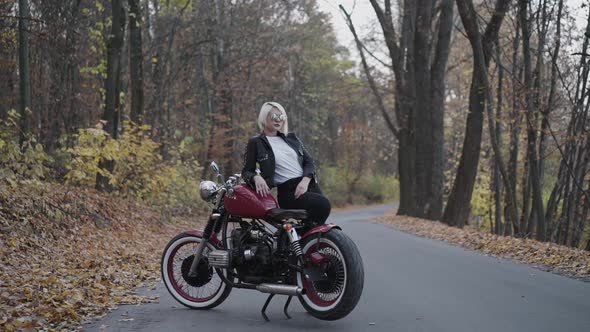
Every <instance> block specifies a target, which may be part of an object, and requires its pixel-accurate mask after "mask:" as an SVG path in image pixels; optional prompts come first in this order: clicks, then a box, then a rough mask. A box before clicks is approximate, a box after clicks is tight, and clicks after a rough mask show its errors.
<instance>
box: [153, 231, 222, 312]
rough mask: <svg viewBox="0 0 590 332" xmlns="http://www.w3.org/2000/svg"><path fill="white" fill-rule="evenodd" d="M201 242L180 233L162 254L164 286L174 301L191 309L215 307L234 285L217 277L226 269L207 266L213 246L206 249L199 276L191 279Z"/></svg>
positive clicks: (191, 236) (196, 237)
mask: <svg viewBox="0 0 590 332" xmlns="http://www.w3.org/2000/svg"><path fill="white" fill-rule="evenodd" d="M201 241H202V239H201V238H200V237H198V236H195V235H193V234H189V233H181V234H179V235H177V236H176V237H174V238H173V239H172V240H170V242H168V245H167V246H166V249H164V253H163V254H162V262H161V270H162V280H163V281H164V285H165V286H166V288H167V289H168V292H170V294H171V295H172V297H174V299H176V300H177V301H178V302H180V303H181V304H183V305H184V306H187V307H189V308H191V309H211V308H214V307H216V306H218V305H220V304H221V303H222V302H223V301H224V300H225V299H226V298H227V297H228V296H229V293H230V292H231V286H228V285H227V284H226V283H225V282H223V280H222V279H221V278H220V276H219V275H218V274H219V273H224V272H225V270H223V271H221V270H220V269H214V268H212V267H210V266H209V264H208V260H207V257H206V254H207V252H209V251H211V250H214V249H215V248H214V247H213V245H211V244H208V246H207V248H205V250H203V257H202V258H201V261H200V262H199V266H198V272H199V274H198V276H197V277H189V276H188V270H189V269H190V266H191V264H192V261H193V259H194V252H195V249H196V247H197V245H198V244H199V243H200V242H201Z"/></svg>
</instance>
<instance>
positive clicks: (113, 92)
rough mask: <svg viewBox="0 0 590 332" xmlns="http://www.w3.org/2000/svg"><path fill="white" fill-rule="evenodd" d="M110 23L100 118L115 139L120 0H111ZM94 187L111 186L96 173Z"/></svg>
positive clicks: (106, 164)
mask: <svg viewBox="0 0 590 332" xmlns="http://www.w3.org/2000/svg"><path fill="white" fill-rule="evenodd" d="M111 10H112V25H111V34H110V36H109V39H108V43H107V77H106V79H105V82H104V89H105V104H104V113H103V116H102V119H103V120H104V121H105V128H104V129H105V131H106V132H107V133H108V134H109V135H110V136H111V138H113V139H117V135H118V129H119V109H118V106H119V102H118V100H119V87H120V85H119V81H120V78H121V50H122V48H123V39H124V29H125V9H124V8H123V4H122V3H121V0H111ZM99 167H100V168H101V169H103V170H106V171H108V172H112V171H113V169H114V168H115V163H114V161H113V160H101V161H100V162H99ZM96 189H98V190H104V191H110V190H112V187H111V185H110V183H109V179H108V177H105V176H103V175H101V174H100V173H99V174H97V177H96Z"/></svg>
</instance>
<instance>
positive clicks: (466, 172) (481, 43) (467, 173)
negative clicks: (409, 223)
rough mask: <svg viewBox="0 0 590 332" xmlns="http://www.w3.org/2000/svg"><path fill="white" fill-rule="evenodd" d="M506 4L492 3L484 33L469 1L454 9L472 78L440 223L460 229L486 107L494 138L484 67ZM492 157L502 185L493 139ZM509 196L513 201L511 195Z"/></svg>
mask: <svg viewBox="0 0 590 332" xmlns="http://www.w3.org/2000/svg"><path fill="white" fill-rule="evenodd" d="M509 5H510V0H498V1H497V2H496V5H495V8H494V11H493V13H492V16H491V19H490V21H489V22H488V24H487V26H486V28H485V32H484V33H483V34H482V33H481V32H480V30H479V23H478V21H477V13H476V11H475V8H474V7H473V2H472V1H471V0H457V8H458V9H459V14H460V15H461V20H462V22H463V27H464V28H465V31H466V33H467V37H468V38H469V42H470V43H471V48H472V51H473V74H472V77H471V90H470V94H469V115H468V116H467V124H466V128H465V139H464V141H463V149H462V152H461V160H460V161H459V167H458V168H457V175H456V176H455V181H454V183H453V189H452V191H451V194H450V195H449V199H448V202H447V206H446V208H445V212H444V216H443V221H444V222H445V223H447V224H449V225H455V226H458V227H463V225H465V223H466V222H467V219H468V217H469V213H470V206H471V204H470V202H471V195H472V193H473V187H474V184H475V176H476V174H477V166H478V163H479V154H480V150H481V137H482V129H483V116H484V110H485V109H486V105H487V107H488V119H490V120H491V121H490V123H489V124H490V137H492V138H494V137H495V127H494V122H493V117H492V116H490V114H491V110H490V107H491V101H492V100H491V97H490V85H489V82H488V72H487V71H488V67H489V63H490V59H491V57H492V52H493V43H494V41H495V40H496V39H497V35H498V32H499V30H500V26H501V25H502V21H503V20H504V15H505V14H506V12H507V11H508V7H509ZM492 147H493V149H494V156H495V158H496V161H497V163H498V166H499V168H500V173H501V174H502V177H503V178H504V179H505V180H504V181H506V177H507V175H506V170H505V168H504V165H503V161H502V160H501V155H500V149H499V146H498V143H497V142H496V140H495V139H492ZM511 196H512V197H514V195H513V193H511ZM515 201H516V199H515V197H514V198H513V199H512V202H511V203H510V204H509V209H511V210H512V213H511V216H512V218H515V217H516V213H515V210H516V206H515Z"/></svg>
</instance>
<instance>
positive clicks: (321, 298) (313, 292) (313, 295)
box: [301, 242, 346, 307]
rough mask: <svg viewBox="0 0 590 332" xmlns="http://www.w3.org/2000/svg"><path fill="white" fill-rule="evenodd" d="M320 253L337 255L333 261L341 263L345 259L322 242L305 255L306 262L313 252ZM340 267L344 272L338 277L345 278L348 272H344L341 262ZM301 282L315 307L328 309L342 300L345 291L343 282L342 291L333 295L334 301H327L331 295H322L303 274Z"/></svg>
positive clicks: (313, 246)
mask: <svg viewBox="0 0 590 332" xmlns="http://www.w3.org/2000/svg"><path fill="white" fill-rule="evenodd" d="M318 251H319V252H322V251H324V252H328V253H329V254H335V255H336V256H337V257H332V259H337V260H339V261H341V260H342V259H343V257H340V255H339V254H338V252H337V251H336V250H335V248H333V247H332V246H331V245H329V244H328V243H324V242H321V243H319V246H318V245H316V244H314V245H312V246H311V247H310V248H309V250H308V251H307V252H306V253H305V254H304V258H305V260H306V261H309V258H310V255H311V254H312V253H313V252H318ZM340 267H341V269H342V272H341V273H342V275H338V274H337V275H336V277H342V278H343V277H344V275H345V273H346V271H344V269H343V268H344V267H343V266H342V263H341V262H340ZM301 281H302V284H303V288H304V289H305V291H306V294H305V295H306V296H307V297H308V298H309V299H310V300H311V301H312V302H313V303H314V304H315V305H317V306H320V307H328V306H331V305H333V304H334V303H336V302H337V301H338V300H340V298H341V296H342V293H343V291H344V284H343V283H344V281H342V282H341V285H339V286H340V287H341V288H340V291H339V292H338V293H336V294H334V293H333V294H332V295H333V296H332V297H334V298H333V299H326V298H325V297H327V296H328V297H330V296H329V295H330V294H329V293H321V292H318V290H317V289H316V286H315V285H314V283H313V282H310V281H309V280H307V278H305V276H304V275H303V274H302V276H301ZM339 281H340V280H339Z"/></svg>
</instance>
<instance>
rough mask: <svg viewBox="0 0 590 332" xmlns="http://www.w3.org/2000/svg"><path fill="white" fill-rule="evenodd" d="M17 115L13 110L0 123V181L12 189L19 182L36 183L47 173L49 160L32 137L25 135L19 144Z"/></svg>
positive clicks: (41, 146)
mask: <svg viewBox="0 0 590 332" xmlns="http://www.w3.org/2000/svg"><path fill="white" fill-rule="evenodd" d="M18 121H19V115H18V113H17V112H16V111H15V110H10V111H9V112H8V118H7V119H6V120H4V121H0V181H3V182H6V183H8V184H10V185H11V186H12V187H15V186H17V185H18V183H19V182H23V181H33V182H37V181H39V180H41V179H43V178H45V176H46V175H47V173H48V168H47V164H48V163H49V162H51V158H50V157H49V156H48V155H47V153H45V151H44V150H43V145H42V144H41V143H39V142H37V140H36V138H35V137H34V136H33V135H26V138H25V140H24V141H23V143H22V144H20V143H19V136H20V135H19V126H18Z"/></svg>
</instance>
